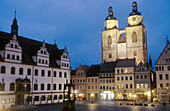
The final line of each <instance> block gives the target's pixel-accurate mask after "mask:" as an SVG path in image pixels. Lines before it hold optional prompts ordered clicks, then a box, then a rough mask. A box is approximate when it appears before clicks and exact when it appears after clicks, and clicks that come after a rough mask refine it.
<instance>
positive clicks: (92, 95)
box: [91, 93, 94, 104]
mask: <svg viewBox="0 0 170 111" xmlns="http://www.w3.org/2000/svg"><path fill="white" fill-rule="evenodd" d="M91 97H92V104H93V97H94V94H93V93H92V94H91Z"/></svg>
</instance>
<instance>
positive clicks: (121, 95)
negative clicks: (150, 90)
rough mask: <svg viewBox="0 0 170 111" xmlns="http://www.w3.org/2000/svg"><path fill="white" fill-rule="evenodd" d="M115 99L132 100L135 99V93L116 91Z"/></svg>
mask: <svg viewBox="0 0 170 111" xmlns="http://www.w3.org/2000/svg"><path fill="white" fill-rule="evenodd" d="M115 99H116V100H117V101H121V100H123V101H134V100H135V99H136V95H135V94H133V93H116V98H115Z"/></svg>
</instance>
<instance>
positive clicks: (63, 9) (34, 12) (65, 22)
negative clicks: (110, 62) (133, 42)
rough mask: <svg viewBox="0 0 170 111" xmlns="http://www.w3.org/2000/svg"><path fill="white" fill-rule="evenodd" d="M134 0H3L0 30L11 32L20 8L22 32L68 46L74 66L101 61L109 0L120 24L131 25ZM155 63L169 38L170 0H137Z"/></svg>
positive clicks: (0, 6) (122, 25) (24, 34)
mask: <svg viewBox="0 0 170 111" xmlns="http://www.w3.org/2000/svg"><path fill="white" fill-rule="evenodd" d="M133 1H134V0H0V31H5V32H10V26H11V24H12V20H13V18H14V11H15V10H16V11H17V20H18V25H19V35H21V36H24V37H28V38H31V39H35V40H38V41H43V40H45V42H47V43H50V44H53V43H54V40H56V43H57V45H58V47H59V48H60V49H61V48H64V47H65V46H66V47H67V48H68V52H69V55H70V57H71V66H72V68H73V69H74V68H75V66H77V65H79V64H87V65H91V64H99V63H101V61H102V53H101V50H102V49H101V30H102V29H104V20H105V18H106V17H107V15H108V11H107V10H108V8H109V6H110V4H109V3H110V2H111V3H112V7H113V9H114V14H115V16H116V17H117V19H118V21H119V28H120V29H123V28H125V27H126V26H127V25H128V16H129V13H130V12H131V11H132V2H133ZM136 1H137V3H138V10H139V12H141V13H142V16H143V18H144V25H145V27H146V30H147V42H148V55H149V54H151V57H152V59H153V64H155V61H156V60H157V58H158V57H159V55H160V53H161V52H162V50H163V48H164V47H165V45H166V35H167V36H169V39H170V26H169V25H170V8H169V6H170V0H136Z"/></svg>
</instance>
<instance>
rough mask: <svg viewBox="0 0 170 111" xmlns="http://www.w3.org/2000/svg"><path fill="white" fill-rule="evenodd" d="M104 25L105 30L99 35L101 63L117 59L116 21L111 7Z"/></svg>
mask: <svg viewBox="0 0 170 111" xmlns="http://www.w3.org/2000/svg"><path fill="white" fill-rule="evenodd" d="M104 24H105V29H104V30H103V31H102V33H101V36H102V62H109V61H115V60H116V59H117V39H118V38H117V35H118V20H117V18H116V17H115V16H114V13H113V8H112V7H111V6H110V7H109V9H108V17H107V18H106V19H105V22H104Z"/></svg>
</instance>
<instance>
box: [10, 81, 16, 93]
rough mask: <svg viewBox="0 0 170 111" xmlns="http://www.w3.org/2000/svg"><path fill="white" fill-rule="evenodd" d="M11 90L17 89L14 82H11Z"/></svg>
mask: <svg viewBox="0 0 170 111" xmlns="http://www.w3.org/2000/svg"><path fill="white" fill-rule="evenodd" d="M9 90H10V91H14V90H15V84H14V83H11V84H10V89H9Z"/></svg>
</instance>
